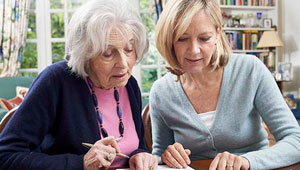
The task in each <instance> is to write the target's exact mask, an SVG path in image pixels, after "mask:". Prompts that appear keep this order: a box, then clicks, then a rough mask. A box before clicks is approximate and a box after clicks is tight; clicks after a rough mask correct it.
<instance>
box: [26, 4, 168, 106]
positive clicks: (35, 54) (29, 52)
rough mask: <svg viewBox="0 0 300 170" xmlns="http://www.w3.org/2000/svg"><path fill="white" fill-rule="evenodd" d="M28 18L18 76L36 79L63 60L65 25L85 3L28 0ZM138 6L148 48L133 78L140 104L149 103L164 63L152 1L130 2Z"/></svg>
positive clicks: (66, 25)
mask: <svg viewBox="0 0 300 170" xmlns="http://www.w3.org/2000/svg"><path fill="white" fill-rule="evenodd" d="M30 2H31V5H30V15H29V24H28V32H27V40H26V42H27V43H26V48H25V52H24V56H23V58H22V63H21V70H20V72H21V74H22V75H32V76H36V75H37V74H38V73H39V72H41V71H42V70H43V69H44V68H46V67H47V66H48V65H50V64H52V63H55V62H57V61H60V60H62V59H63V58H64V54H65V51H66V49H65V48H66V46H65V41H66V39H65V38H66V35H67V34H68V33H67V27H68V22H69V20H70V18H71V16H72V14H73V12H74V11H75V9H76V8H78V7H79V6H81V5H82V4H83V3H84V2H86V0H46V1H44V0H41V1H39V0H30ZM130 2H131V3H133V5H134V4H135V5H137V4H138V2H139V5H140V14H141V18H142V20H143V22H144V23H145V25H146V26H147V31H148V34H149V40H150V48H149V52H148V54H147V55H146V56H145V58H144V59H143V60H142V61H141V63H140V64H139V65H138V66H135V70H136V71H135V72H134V74H135V76H136V77H137V80H138V81H139V85H140V86H141V91H142V97H143V105H145V104H146V103H148V99H149V92H150V89H151V87H152V85H153V82H154V81H155V80H157V79H158V78H160V77H161V76H162V75H164V74H165V73H166V69H165V61H164V60H163V59H162V58H161V57H160V54H159V53H158V51H157V49H156V46H155V39H154V35H155V33H154V27H155V23H156V20H157V15H156V9H155V3H154V0H130Z"/></svg>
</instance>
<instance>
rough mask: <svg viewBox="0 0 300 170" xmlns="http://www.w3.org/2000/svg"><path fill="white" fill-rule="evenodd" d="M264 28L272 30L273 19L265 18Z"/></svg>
mask: <svg viewBox="0 0 300 170" xmlns="http://www.w3.org/2000/svg"><path fill="white" fill-rule="evenodd" d="M263 21H264V28H272V19H271V18H264V20H263Z"/></svg>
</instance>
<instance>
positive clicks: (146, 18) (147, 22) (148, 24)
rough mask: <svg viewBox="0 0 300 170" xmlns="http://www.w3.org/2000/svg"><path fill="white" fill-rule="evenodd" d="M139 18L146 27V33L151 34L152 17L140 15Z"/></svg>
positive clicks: (145, 14)
mask: <svg viewBox="0 0 300 170" xmlns="http://www.w3.org/2000/svg"><path fill="white" fill-rule="evenodd" d="M141 18H142V21H143V23H144V24H145V25H146V27H147V31H148V32H153V31H154V24H153V16H152V15H150V14H148V13H143V14H141Z"/></svg>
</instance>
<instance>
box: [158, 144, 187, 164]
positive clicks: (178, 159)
mask: <svg viewBox="0 0 300 170" xmlns="http://www.w3.org/2000/svg"><path fill="white" fill-rule="evenodd" d="M190 154H191V151H190V150H189V149H184V148H183V146H182V145H181V144H180V143H177V142H176V143H174V144H173V145H169V146H168V147H167V149H166V150H165V152H164V153H163V154H162V155H161V160H162V161H163V162H164V163H165V164H167V165H168V166H169V167H171V168H180V169H182V168H187V165H189V164H190V163H191V160H190V158H189V155H190Z"/></svg>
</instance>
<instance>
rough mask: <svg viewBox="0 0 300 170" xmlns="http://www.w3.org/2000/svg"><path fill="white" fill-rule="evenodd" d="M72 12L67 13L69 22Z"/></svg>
mask: <svg viewBox="0 0 300 170" xmlns="http://www.w3.org/2000/svg"><path fill="white" fill-rule="evenodd" d="M72 15H73V12H69V13H68V22H70V20H71V18H72Z"/></svg>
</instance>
